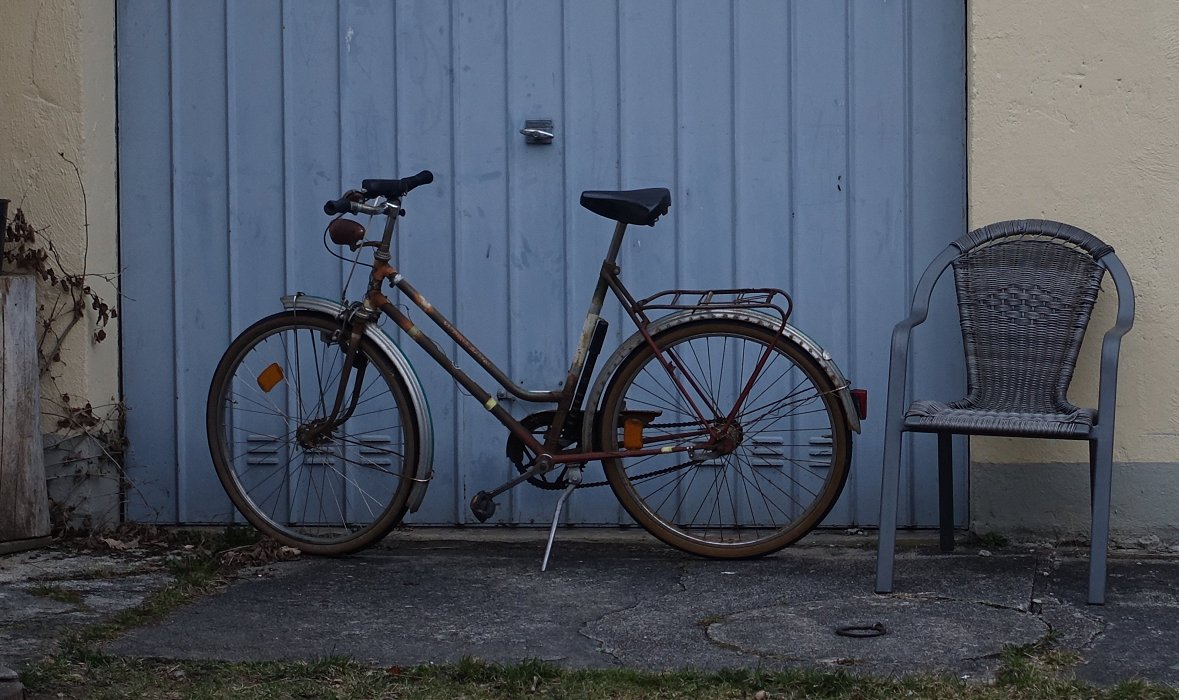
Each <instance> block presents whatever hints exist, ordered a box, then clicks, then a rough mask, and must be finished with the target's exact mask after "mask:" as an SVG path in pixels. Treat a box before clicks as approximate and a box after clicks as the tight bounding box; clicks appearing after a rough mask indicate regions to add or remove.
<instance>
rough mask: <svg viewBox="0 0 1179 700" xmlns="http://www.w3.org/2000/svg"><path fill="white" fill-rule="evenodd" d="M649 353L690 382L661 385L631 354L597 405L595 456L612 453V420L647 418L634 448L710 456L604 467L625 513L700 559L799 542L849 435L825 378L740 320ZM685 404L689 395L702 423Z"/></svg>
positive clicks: (838, 468) (658, 372)
mask: <svg viewBox="0 0 1179 700" xmlns="http://www.w3.org/2000/svg"><path fill="white" fill-rule="evenodd" d="M656 342H657V343H658V344H659V347H660V352H661V353H663V354H665V355H666V356H669V357H675V358H677V361H676V363H675V366H676V367H677V368H678V371H683V372H690V373H691V375H692V377H683V378H680V380H679V381H673V380H672V379H671V377H669V375H668V373H667V371H666V370H665V368H664V367H663V366H662V365H661V364H660V363H659V361H658V359H657V358H656V357H655V354H654V352H653V351H651V350H650V348H649V346H640V348H638V349H637V350H635V351H633V353H632V355H631V356H630V357H629V358H628V359H626V360H625V361H624V362H623V364H622V365H620V367H619V369H618V370H617V372H616V374H615V378H614V379H613V380H612V382H611V386H610V388H609V389H608V390H607V393H606V398H605V401H604V402H603V418H602V421H603V430H602V448H603V449H605V450H611V449H616V448H617V447H618V445H619V442H620V432H621V431H620V429H619V428H618V427H617V426H618V425H620V423H619V414H620V413H621V412H622V411H641V410H657V411H662V412H663V414H662V415H661V416H660V418H659V420H658V422H653V423H650V424H648V425H647V426H646V427H645V429H644V432H645V433H646V434H645V435H644V440H643V442H644V444H645V445H654V444H658V445H668V446H683V445H688V446H691V445H693V444H695V445H696V446H698V447H699V448H705V447H708V449H712V450H714V452H713V453H712V454H711V456H709V455H701V456H699V457H698V459H697V460H695V461H688V462H681V461H680V460H681V459H682V458H683V457H684V455H683V454H678V455H676V454H657V455H648V456H645V457H642V458H633V459H613V460H611V459H607V460H604V463H603V464H604V466H605V468H606V473H607V476H608V477H609V480H610V483H611V485H612V486H613V487H614V489H615V493H616V494H617V495H618V497H619V499H620V500H621V501H622V503H623V505H624V506H625V507H626V509H627V511H628V512H629V513H630V514H631V516H632V517H634V518H635V520H636V521H638V522H639V523H640V524H641V525H643V526H644V527H646V528H647V529H648V530H651V531H652V532H653V533H654V534H656V535H657V536H658V537H660V538H661V539H663V540H664V541H666V542H668V543H670V544H673V545H675V546H677V547H681V548H683V549H686V550H688V551H692V552H694V553H697V554H705V555H709V556H756V555H758V554H765V553H768V552H770V551H774V550H776V549H779V548H781V547H782V546H785V545H787V544H789V543H790V542H793V541H794V540H796V539H798V538H799V537H801V536H802V535H803V534H805V533H806V532H807V531H808V530H809V529H810V528H811V527H813V526H814V525H815V524H817V523H818V520H819V518H821V516H822V515H824V514H825V513H826V512H827V510H829V509H830V507H831V505H832V504H833V503H834V501H835V499H836V498H837V497H838V495H839V491H840V489H841V488H842V486H843V481H844V479H845V478H846V476H847V467H848V464H847V462H848V458H849V450H850V434H849V432H848V430H847V425H846V421H845V419H844V417H843V414H842V411H841V409H840V408H839V404H838V403H837V401H836V400H835V399H834V398H833V397H832V396H831V394H832V393H834V392H835V391H836V388H835V387H833V386H832V385H831V382H830V380H829V379H828V378H827V376H826V375H825V374H823V373H821V372H819V371H818V370H817V369H815V367H814V365H813V363H810V362H809V360H807V361H802V360H799V359H797V358H800V357H803V356H804V352H805V351H803V350H801V349H800V348H799V347H798V346H797V345H796V344H794V342H793V341H791V340H790V339H788V338H785V337H780V336H778V335H777V334H776V333H772V332H770V331H768V330H767V329H762V328H761V327H756V326H752V325H750V324H748V323H744V322H740V321H714V322H709V323H701V324H696V325H694V326H687V325H686V324H685V326H684V327H682V328H675V329H672V330H670V331H664V332H663V333H660V334H658V335H657V336H656ZM755 371H756V372H757V375H756V376H751V375H752V374H753V373H754V372H755ZM685 393H691V394H692V396H693V398H695V397H696V395H697V394H700V396H699V399H698V400H699V401H702V402H703V403H700V404H698V407H699V408H706V409H707V410H709V411H714V416H713V418H712V421H711V422H704V421H702V420H700V418H699V417H697V416H696V413H695V409H690V408H689V406H690V405H691V403H689V399H688V397H687V396H685V395H684V394H685ZM742 393H744V394H745V397H744V399H743V401H742V405H741V410H740V411H736V410H735V409H734V406H735V404H736V401H737V399H738V398H739V397H740V395H741V394H742ZM729 415H732V416H733V420H732V421H731V422H730V421H728V420H727V419H726V417H727V416H729ZM819 438H822V440H820V439H819ZM815 449H824V450H829V451H830V452H829V454H828V455H827V456H826V457H824V458H821V460H822V461H820V458H812V457H810V456H809V453H810V452H811V451H812V450H815ZM729 552H732V553H731V554H730V553H729Z"/></svg>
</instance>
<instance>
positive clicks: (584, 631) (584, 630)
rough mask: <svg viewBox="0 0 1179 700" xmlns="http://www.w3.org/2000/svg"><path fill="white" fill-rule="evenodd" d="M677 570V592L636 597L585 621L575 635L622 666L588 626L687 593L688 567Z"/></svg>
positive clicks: (620, 660)
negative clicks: (626, 603)
mask: <svg viewBox="0 0 1179 700" xmlns="http://www.w3.org/2000/svg"><path fill="white" fill-rule="evenodd" d="M679 570H680V572H679V575H678V576H677V577H676V580H675V583H674V584H673V585H674V586H676V587H678V588H679V590H678V591H672V592H670V593H664V594H654V595H653V596H652V597H651V598H644V597H643V596H641V595H636V596H635V601H634V602H633V603H632V604H630V605H626V606H623V607H621V608H617V609H615V610H610V611H609V612H604V613H602V614H601V615H598V616H597V617H595V618H593V619H592V620H586V621H585V622H583V623H582V625H581V627H579V628H578V629H577V633H578V634H579V635H581V636H582V637H585V638H586V639H588V640H590V641H591V642H597V644H598V653H601V654H605V655H606V656H609V657H610V658H611V659H613V660H614V662H615V663H617V664H618V665H620V666H622V665H624V664H625V662H624V661H623V660H622V657H621V656H619V655H618V654H617V653H616V650H614V649H610V648H609V647H608V646H607V645H606V640H605V639H599V638H598V637H595V636H593V635H592V634H590V633H589V631H588V629H589V626H590V625H592V624H595V623H604V622H605V620H606V618H607V617H609V616H611V615H618V614H620V613H625V612H627V611H629V610H635V609H637V608H638V607H639V606H640V605H643V604H644V603H648V602H650V601H652V600H659V599H661V598H667V597H670V596H672V595H676V594H678V593H687V592H688V587H687V586H686V585H685V584H684V578H685V577H686V576H687V574H688V565H687V564H680V565H679Z"/></svg>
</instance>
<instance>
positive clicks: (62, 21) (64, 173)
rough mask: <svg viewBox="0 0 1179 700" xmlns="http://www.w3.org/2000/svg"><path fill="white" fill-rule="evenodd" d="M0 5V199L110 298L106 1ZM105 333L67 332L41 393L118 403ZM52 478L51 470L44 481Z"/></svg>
mask: <svg viewBox="0 0 1179 700" xmlns="http://www.w3.org/2000/svg"><path fill="white" fill-rule="evenodd" d="M0 11H2V12H3V18H2V20H0V67H3V70H0V197H3V198H6V199H10V200H12V205H11V207H10V214H11V210H13V209H15V208H16V207H17V206H20V207H21V208H23V210H24V212H25V214H26V216H27V217H28V219H29V221H30V223H31V224H33V226H34V227H36V228H38V229H43V230H44V233H45V235H46V236H47V237H49V238H51V239H52V241H53V242H54V244H55V245H56V246H57V248H58V249H59V250H60V252H61V253H62V255H63V258H64V261H65V266H66V268H67V271H68V272H77V271H81V270H83V269H85V270H86V272H88V273H90V274H92V275H104V276H106V277H107V279H104V278H103V277H99V276H94V277H90V278H89V283H90V284H91V285H92V286H93V287H94V289H95V290H96V291H97V293H98V294H99V295H100V296H102V297H104V298H105V299H107V300H108V301H110V302H116V301H117V295H118V290H117V289H116V287H115V285H114V283H113V281H116V280H117V274H118V236H117V223H118V222H117V210H116V155H115V54H114V51H115V2H114V0H5V1H4V2H3V4H2V6H0ZM60 154H64V157H63V156H62V155H60ZM66 158H68V159H69V160H70V161H73V162H74V163H75V164H76V165H77V167H78V170H79V171H80V173H81V184H80V183H79V176H78V173H76V172H75V171H74V168H73V166H71V165H70V163H68V162H67V161H66ZM83 187H84V189H85V206H83V194H82V193H83ZM87 217H88V219H89V229H88V230H87V228H86V225H85V224H86V221H87ZM108 280H110V281H108ZM40 291H41V296H40V298H39V303H45V301H46V300H48V299H50V297H49V295H48V294H47V293H45V292H46V290H45V289H42V290H40ZM107 332H108V338H107V340H106V341H104V342H102V343H98V344H96V343H94V342H92V341H91V339H90V338H91V333H92V331H91V329H90V328H89V327H88V325H87V324H79V326H78V327H77V328H76V329H75V330H74V331H73V332H71V334H70V337H69V339H68V340H67V343H66V345H65V346H64V348H63V352H62V359H63V362H64V364H62V365H57V366H55V368H54V370H53V374H54V375H55V377H54V380H53V381H46V382H45V383H44V384H45V394H46V395H47V396H53V395H60V394H61V393H68V394H70V395H71V396H72V397H75V401H76V402H80V403H85V402H86V401H89V402H91V403H92V404H93V405H94V406H95V409H96V413H101V412H102V411H104V410H107V409H108V408H109V407H110V406H111V405H112V404H113V403H115V402H117V401H118V395H119V364H118V328H117V323H114V324H112V325H111V326H110V327H108V329H107ZM54 384H56V386H54ZM51 425H52V423H51V422H49V423H47V427H48V426H51ZM51 461H52V458H51ZM78 464H79V463H71V464H69V465H64V467H65V468H69V469H71V470H72V469H76V468H79V466H78ZM82 464H84V466H83V467H81V468H83V469H90V468H91V467H92V466H93V465H90V464H88V463H82ZM48 466H50V467H52V466H53V465H48ZM58 466H63V465H60V464H59V465H58ZM55 477H57V478H61V475H60V474H57V475H55V474H54V473H53V470H52V469H50V478H51V486H52V485H53V483H54V478H55ZM112 490H115V489H113V487H111V486H110V485H107V486H104V487H100V491H103V492H104V493H106V492H111V491H112ZM83 507H87V506H83ZM89 507H96V506H95V503H94V502H93V501H92V502H91V503H90V506H89ZM103 507H104V508H105V507H106V506H103Z"/></svg>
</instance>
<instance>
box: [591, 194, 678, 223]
mask: <svg viewBox="0 0 1179 700" xmlns="http://www.w3.org/2000/svg"><path fill="white" fill-rule="evenodd" d="M581 206H583V207H585V208H586V209H589V210H590V211H592V212H593V213H595V214H597V215H598V216H604V217H606V218H607V219H613V220H614V221H619V222H622V223H624V224H635V225H637V226H654V225H655V222H656V221H657V220H658V219H659V217H661V216H663V215H664V214H666V213H667V210H668V209H669V208H671V192H668V191H667V188H666V187H651V188H648V189H645V190H624V191H622V192H594V191H588V192H582V193H581Z"/></svg>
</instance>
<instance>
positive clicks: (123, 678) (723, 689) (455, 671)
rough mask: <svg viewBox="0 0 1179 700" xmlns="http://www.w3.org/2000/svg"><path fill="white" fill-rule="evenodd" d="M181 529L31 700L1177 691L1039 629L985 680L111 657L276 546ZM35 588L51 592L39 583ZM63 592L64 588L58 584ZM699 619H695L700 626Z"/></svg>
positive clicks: (1000, 695) (68, 643) (995, 696)
mask: <svg viewBox="0 0 1179 700" xmlns="http://www.w3.org/2000/svg"><path fill="white" fill-rule="evenodd" d="M234 530H235V531H230V532H225V533H215V532H214V533H210V532H207V531H205V532H199V533H187V534H184V533H182V534H178V535H174V536H170V537H172V539H171V542H172V546H173V547H176V546H177V545H179V549H176V550H175V552H176V553H175V554H174V555H172V556H170V557H169V558H168V559H167V567H168V569H169V570H170V571H171V573H172V574H173V575H174V576H175V577H176V578H175V581H174V582H173V583H172V584H170V585H168V586H167V587H165V588H163V589H161V590H160V591H158V592H156V593H155V594H153V595H152V596H150V597H149V598H148V599H147V600H145V601H144V603H143V604H141V605H140V606H138V607H136V608H133V609H130V610H126V611H124V612H122V613H119V614H118V615H115V616H114V617H113V618H111V619H110V620H107V621H105V622H103V623H100V624H96V625H93V626H90V627H87V628H84V629H81V630H77V631H75V632H73V633H71V634H70V635H68V636H67V637H66V638H65V639H64V640H63V641H62V642H61V644H60V645H59V648H58V651H57V653H56V654H54V655H53V656H52V657H50V658H48V659H45V660H44V661H42V662H40V663H38V664H36V665H34V666H32V667H31V668H29V669H28V670H26V671H25V672H24V673H23V674H22V675H21V680H22V682H23V683H24V684H25V686H26V687H27V689H28V691H29V697H31V698H59V697H60V698H99V699H102V698H197V699H199V698H226V697H232V698H245V699H247V700H248V699H251V698H259V699H267V700H269V699H274V698H413V699H414V700H417V699H419V698H420V699H422V700H434V699H437V700H456V699H460V698H537V699H541V698H545V699H554V700H561V699H569V700H573V699H575V698H576V699H578V700H581V699H583V698H585V699H589V700H593V699H597V698H601V699H603V700H606V699H609V700H639V699H643V700H647V699H649V698H650V699H657V700H663V699H666V700H678V699H681V698H726V699H727V698H734V699H736V698H742V699H750V698H752V699H754V700H786V699H796V698H797V699H801V698H818V699H830V700H893V699H894V698H903V699H906V700H925V699H929V700H1008V699H1011V700H1047V699H1049V698H1089V699H1092V700H1135V699H1143V700H1179V691H1177V690H1175V689H1171V688H1166V687H1161V686H1157V685H1152V684H1149V683H1144V682H1141V681H1136V680H1130V681H1125V682H1123V683H1121V684H1119V685H1117V686H1115V687H1113V688H1095V687H1092V686H1089V685H1087V684H1085V683H1082V682H1080V681H1077V680H1075V679H1074V678H1073V677H1072V674H1071V670H1072V668H1073V667H1074V666H1075V665H1076V664H1077V663H1078V662H1079V660H1080V657H1079V656H1078V655H1077V654H1076V653H1075V652H1072V651H1069V650H1063V649H1058V648H1056V645H1055V639H1053V637H1052V636H1051V635H1049V636H1048V637H1046V638H1045V639H1043V640H1041V641H1040V642H1039V643H1037V644H1034V645H1029V646H1023V647H1008V648H1006V649H1004V651H1003V653H1002V657H1001V659H1000V663H1001V666H1000V669H999V672H998V674H997V676H996V678H995V680H994V681H993V682H992V683H979V682H967V681H964V680H960V679H957V678H954V677H951V676H935V675H912V676H906V677H903V678H881V677H873V676H864V675H856V674H852V673H848V672H846V671H843V670H788V671H779V672H768V671H758V670H743V669H736V670H726V671H716V672H705V671H697V670H682V671H675V672H668V673H653V672H644V671H638V670H634V669H608V670H568V669H562V668H559V667H556V666H553V665H551V664H547V663H543V662H539V661H526V662H524V663H520V664H514V665H500V664H489V663H485V662H482V661H479V660H476V659H464V660H462V661H459V662H458V663H454V664H445V665H425V666H415V667H406V668H402V667H397V666H394V667H390V668H379V667H373V666H370V665H366V664H362V663H359V662H356V661H352V660H349V659H345V658H327V659H321V660H317V661H311V662H266V663H229V662H211V661H163V660H156V659H136V658H125V657H117V656H111V655H108V654H104V653H102V652H101V651H100V648H101V644H102V643H103V642H104V641H106V640H109V639H112V638H114V637H115V636H116V635H118V634H120V633H121V632H123V631H125V630H127V629H130V628H133V627H136V626H140V625H144V624H147V623H150V622H153V621H155V620H158V619H160V618H162V617H163V616H164V615H165V614H167V613H168V612H170V611H171V610H174V609H176V608H177V607H178V606H180V605H183V604H185V603H187V602H189V601H191V600H194V599H195V598H197V597H199V596H201V595H204V594H206V593H207V592H209V591H211V590H214V589H216V588H217V587H219V586H221V585H223V584H224V582H225V580H226V577H227V575H228V574H230V573H231V572H232V571H233V569H235V568H236V567H237V566H240V565H241V564H243V563H257V559H259V558H264V557H266V556H281V555H282V552H281V550H277V549H275V548H273V547H270V548H269V549H268V548H267V547H268V546H269V545H268V544H267V543H265V542H259V540H258V539H257V537H256V535H253V534H252V533H242V532H240V529H238V528H235V529H234ZM44 588H45V589H46V590H45V592H44V595H47V596H52V595H58V594H59V593H57V592H55V591H58V590H59V589H56V588H54V587H51V586H45V587H44ZM61 590H64V589H61ZM709 622H710V620H709V619H708V618H705V619H702V620H700V621H698V624H701V625H707V624H708V623H709Z"/></svg>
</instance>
